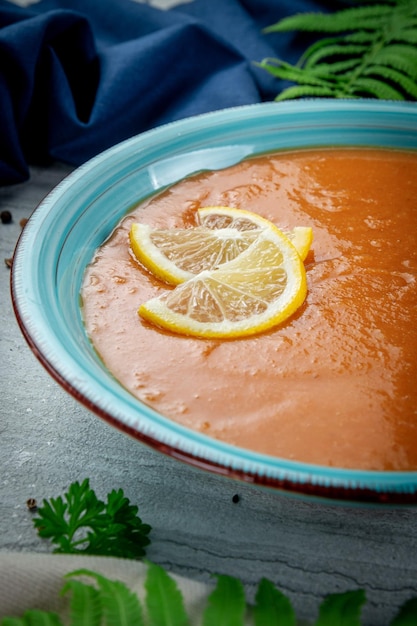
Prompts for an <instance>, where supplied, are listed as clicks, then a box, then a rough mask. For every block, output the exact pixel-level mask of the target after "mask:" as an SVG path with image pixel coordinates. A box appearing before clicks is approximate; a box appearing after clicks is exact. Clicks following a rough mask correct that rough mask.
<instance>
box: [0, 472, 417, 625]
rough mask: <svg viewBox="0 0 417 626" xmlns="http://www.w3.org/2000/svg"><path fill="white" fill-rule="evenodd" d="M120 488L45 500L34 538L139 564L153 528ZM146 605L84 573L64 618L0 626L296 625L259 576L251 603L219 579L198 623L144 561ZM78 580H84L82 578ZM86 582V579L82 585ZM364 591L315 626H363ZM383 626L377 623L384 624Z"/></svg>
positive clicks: (73, 584) (72, 587) (86, 489)
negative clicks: (100, 493)
mask: <svg viewBox="0 0 417 626" xmlns="http://www.w3.org/2000/svg"><path fill="white" fill-rule="evenodd" d="M137 513H138V507H136V506H132V505H131V504H130V502H129V500H128V499H127V498H126V497H125V496H124V494H123V491H122V490H121V489H119V490H118V491H112V492H111V493H110V494H109V495H108V496H107V502H102V501H101V500H99V499H98V498H97V496H96V494H95V492H94V491H93V489H91V488H90V484H89V480H88V479H85V480H84V481H83V482H82V483H78V482H75V483H72V484H71V485H70V487H69V489H68V491H67V493H65V494H64V497H63V498H62V497H58V498H51V499H50V500H49V501H48V500H44V501H43V506H42V507H40V508H39V509H38V516H37V517H35V518H34V519H33V522H34V525H35V528H37V530H38V532H39V535H40V536H41V537H44V538H48V539H50V540H51V541H52V543H53V544H55V545H57V546H58V547H57V548H55V550H54V552H59V553H61V554H83V555H87V554H96V555H107V556H115V557H125V558H131V559H137V558H140V557H143V556H144V554H145V550H144V548H145V547H146V546H147V545H148V544H149V543H150V540H149V536H148V535H149V532H150V530H151V527H150V526H149V525H148V524H144V523H143V522H142V520H141V519H140V518H139V517H138V515H137ZM146 565H147V572H146V577H145V582H144V589H143V594H141V596H142V595H143V596H144V601H142V600H140V599H139V597H138V596H137V595H136V594H135V593H133V592H132V591H131V590H130V589H129V588H128V587H127V586H126V585H125V584H124V583H122V582H120V581H115V580H110V579H109V578H107V577H105V576H103V575H101V574H99V573H96V572H93V571H91V570H88V569H81V570H77V571H75V572H71V573H69V574H67V575H66V577H65V579H66V581H65V584H64V586H63V588H62V594H67V593H68V594H69V596H70V606H69V613H68V615H69V617H68V620H67V621H62V620H63V619H64V618H61V616H59V615H57V614H56V613H54V612H50V611H42V610H38V609H33V610H28V611H26V612H25V613H24V614H23V616H22V617H3V618H2V619H0V626H38V625H39V626H40V625H42V626H80V625H81V624H82V625H83V626H116V625H117V626H145V625H146V626H197V625H198V626H244V625H245V626H247V625H250V626H296V624H299V622H297V618H296V614H295V611H294V608H293V606H292V604H291V601H290V600H289V598H287V597H286V596H285V595H284V594H283V593H282V592H281V591H280V590H279V589H277V587H276V586H275V585H274V584H273V583H272V582H271V581H270V580H268V579H266V578H263V579H262V580H261V581H260V582H259V584H258V586H257V590H256V594H255V599H254V602H251V601H249V600H248V599H247V597H246V595H245V590H244V586H243V584H242V582H241V581H240V580H239V579H237V578H235V577H232V576H225V575H219V576H217V577H216V583H215V585H214V588H213V589H212V591H211V592H210V593H209V595H208V597H207V602H206V605H205V606H204V607H203V609H202V612H201V615H200V617H199V618H198V620H197V623H196V622H195V621H194V622H192V621H191V617H190V616H189V615H188V613H187V609H186V606H185V601H184V596H183V593H182V591H181V589H180V588H179V587H178V585H177V583H176V581H175V579H174V578H173V577H171V576H170V575H169V574H168V572H167V571H166V570H165V569H164V568H163V567H161V566H159V565H156V564H154V563H150V562H147V563H146ZM80 578H81V579H80ZM86 578H87V579H88V581H89V582H86ZM365 601H366V595H365V591H364V590H362V589H357V590H350V591H346V592H344V593H338V594H330V595H328V596H327V597H326V598H325V599H324V600H323V601H322V602H321V604H320V606H319V610H318V617H317V619H316V621H315V622H314V626H360V624H361V610H362V607H363V605H364V603H365ZM416 624H417V598H411V599H410V600H408V601H407V602H405V603H404V604H403V606H402V607H401V608H400V610H399V612H398V613H397V615H396V617H395V618H394V619H393V620H392V621H391V623H390V624H389V625H388V626H415V625H416ZM381 626H382V625H381Z"/></svg>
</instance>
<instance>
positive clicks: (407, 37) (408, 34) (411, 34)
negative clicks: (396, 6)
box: [395, 28, 417, 44]
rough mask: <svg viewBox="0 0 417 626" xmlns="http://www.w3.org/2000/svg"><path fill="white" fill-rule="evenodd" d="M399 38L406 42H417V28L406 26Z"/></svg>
mask: <svg viewBox="0 0 417 626" xmlns="http://www.w3.org/2000/svg"><path fill="white" fill-rule="evenodd" d="M398 39H399V40H400V41H403V42H404V43H411V44H417V30H413V29H412V28H404V29H403V30H402V31H401V34H400V35H399V37H398ZM395 40H396V38H395Z"/></svg>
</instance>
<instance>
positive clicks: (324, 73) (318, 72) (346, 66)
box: [311, 59, 361, 81]
mask: <svg viewBox="0 0 417 626" xmlns="http://www.w3.org/2000/svg"><path fill="white" fill-rule="evenodd" d="M360 62H361V61H360V59H346V60H345V61H338V62H335V63H320V65H317V66H316V67H315V68H314V69H312V70H311V73H312V74H314V76H316V77H318V76H320V77H321V78H325V77H327V79H328V80H332V81H335V80H336V78H337V75H338V74H343V73H344V72H347V71H350V70H353V69H355V68H356V67H358V65H360Z"/></svg>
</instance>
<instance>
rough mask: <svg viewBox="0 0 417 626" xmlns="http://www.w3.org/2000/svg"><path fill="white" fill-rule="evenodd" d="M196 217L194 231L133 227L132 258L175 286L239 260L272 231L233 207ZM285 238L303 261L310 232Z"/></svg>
mask: <svg viewBox="0 0 417 626" xmlns="http://www.w3.org/2000/svg"><path fill="white" fill-rule="evenodd" d="M197 215H198V219H199V221H200V225H198V226H196V227H195V228H186V229H180V228H178V229H153V228H151V227H150V226H148V225H146V224H137V223H135V224H133V225H132V227H131V229H130V233H129V237H130V245H131V249H132V252H133V253H134V255H135V257H136V258H137V259H138V260H139V262H140V263H141V264H142V265H143V266H145V267H146V268H147V269H148V270H150V271H151V272H152V273H153V274H154V275H155V276H157V277H158V278H160V279H161V280H163V281H164V282H166V283H170V284H173V285H178V284H180V283H182V282H184V281H185V280H188V279H190V278H192V277H193V276H195V275H196V274H198V273H199V272H201V271H203V270H206V269H209V270H211V269H214V268H216V267H218V266H220V265H222V264H223V263H227V262H229V261H231V260H232V259H234V258H236V257H238V256H239V255H240V254H242V252H244V251H245V250H246V249H247V248H249V246H251V245H252V243H253V242H254V241H255V239H256V238H257V236H258V234H259V232H260V231H261V230H263V229H265V228H267V229H268V228H271V227H274V225H273V224H272V223H271V222H270V221H269V220H267V219H265V218H263V217H261V216H260V215H257V214H256V213H252V212H250V211H245V210H241V209H234V208H232V207H204V208H203V209H199V210H198V211H197ZM286 234H287V236H288V237H289V238H290V239H291V240H292V242H293V244H294V246H295V247H296V248H297V250H298V252H299V254H300V256H301V258H302V259H303V260H304V258H305V257H306V256H307V253H308V250H309V249H310V246H311V242H312V229H311V228H308V227H296V228H294V229H293V230H292V231H290V232H289V233H286Z"/></svg>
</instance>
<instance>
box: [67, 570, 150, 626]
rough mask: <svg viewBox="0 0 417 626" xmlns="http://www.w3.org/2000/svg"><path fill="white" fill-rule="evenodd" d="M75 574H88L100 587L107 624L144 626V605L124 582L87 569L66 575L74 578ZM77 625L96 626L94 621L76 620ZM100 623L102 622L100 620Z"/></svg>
mask: <svg viewBox="0 0 417 626" xmlns="http://www.w3.org/2000/svg"><path fill="white" fill-rule="evenodd" d="M74 576H88V577H90V578H93V579H94V580H95V582H96V583H97V587H98V596H97V598H98V600H99V602H100V606H101V614H102V617H104V623H105V624H106V625H107V626H132V624H135V626H144V621H143V614H142V607H141V604H140V601H139V598H138V596H137V595H136V594H135V593H133V592H132V591H130V589H129V588H128V587H127V586H126V585H125V584H124V583H122V582H119V581H117V580H110V579H108V578H106V577H105V576H102V575H101V574H97V573H96V572H92V571H90V570H87V569H80V570H76V571H74V572H71V573H69V574H67V575H66V578H70V579H72V578H73V577H74ZM74 623H75V624H77V626H78V625H79V624H80V625H82V624H85V626H95V623H94V622H87V621H85V622H82V621H80V622H78V621H77V622H74ZM98 623H99V624H101V623H102V622H101V621H99V622H98Z"/></svg>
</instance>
